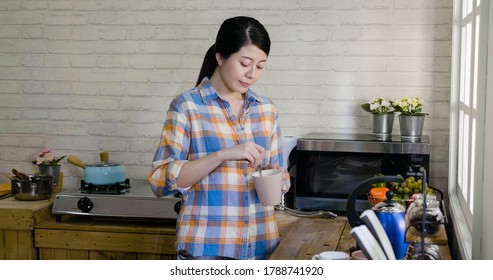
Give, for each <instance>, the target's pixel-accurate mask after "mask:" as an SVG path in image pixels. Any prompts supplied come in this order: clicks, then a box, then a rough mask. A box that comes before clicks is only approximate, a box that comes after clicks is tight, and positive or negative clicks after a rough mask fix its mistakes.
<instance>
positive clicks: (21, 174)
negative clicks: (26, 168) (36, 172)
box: [12, 169, 29, 181]
mask: <svg viewBox="0 0 493 280" xmlns="http://www.w3.org/2000/svg"><path fill="white" fill-rule="evenodd" d="M12 173H14V175H15V176H16V177H17V178H19V179H20V180H23V181H25V180H29V177H28V176H27V175H26V174H24V173H21V172H19V171H17V169H12Z"/></svg>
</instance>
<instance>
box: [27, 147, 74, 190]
mask: <svg viewBox="0 0 493 280" xmlns="http://www.w3.org/2000/svg"><path fill="white" fill-rule="evenodd" d="M65 157H66V156H61V157H59V156H58V155H57V153H56V152H55V151H54V150H52V149H50V148H48V147H45V148H43V149H42V150H41V151H40V152H39V153H36V154H35V155H34V160H33V161H32V163H33V164H34V165H37V166H38V168H39V173H40V174H43V175H50V176H53V186H57V185H58V178H59V175H60V169H61V165H60V161H61V160H62V159H64V158H65Z"/></svg>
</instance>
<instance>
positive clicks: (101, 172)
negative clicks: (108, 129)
mask: <svg viewBox="0 0 493 280" xmlns="http://www.w3.org/2000/svg"><path fill="white" fill-rule="evenodd" d="M100 158H101V162H97V163H93V164H86V163H85V162H84V161H82V160H81V159H80V158H78V157H76V156H74V155H69V156H68V157H67V161H68V162H70V163H72V164H73V165H76V166H78V167H81V168H83V169H84V182H85V183H88V184H93V185H96V186H103V185H113V184H118V183H122V182H124V181H125V176H126V175H125V165H123V163H118V162H109V161H108V158H109V154H108V152H101V153H100Z"/></svg>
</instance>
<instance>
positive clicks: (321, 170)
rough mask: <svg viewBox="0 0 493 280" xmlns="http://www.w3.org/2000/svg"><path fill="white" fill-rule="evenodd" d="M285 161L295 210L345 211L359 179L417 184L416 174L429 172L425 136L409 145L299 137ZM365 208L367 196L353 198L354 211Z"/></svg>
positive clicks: (363, 137) (367, 137)
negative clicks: (409, 180)
mask: <svg viewBox="0 0 493 280" xmlns="http://www.w3.org/2000/svg"><path fill="white" fill-rule="evenodd" d="M293 153H294V154H293ZM290 160H292V161H293V162H290V164H291V168H292V167H295V172H290V174H293V173H294V174H295V175H294V174H293V175H294V178H292V180H291V181H292V182H293V183H294V188H293V189H294V195H293V200H294V201H293V202H292V204H293V206H294V207H295V208H296V209H298V210H329V211H346V201H347V198H348V197H349V195H350V194H351V192H352V191H353V190H354V189H355V187H356V186H357V185H358V184H359V183H360V182H361V181H363V180H366V179H368V178H371V177H374V176H378V175H391V176H395V175H401V176H402V177H403V178H404V179H405V178H407V177H409V176H414V177H415V178H416V180H418V179H422V177H423V174H422V173H421V172H420V171H419V169H420V167H424V168H425V170H426V171H428V170H429V165H430V143H429V137H428V136H426V135H423V136H422V137H421V139H420V140H419V141H414V142H409V141H404V140H402V139H401V138H400V137H399V138H398V139H396V138H395V136H392V137H391V138H390V139H388V140H386V141H381V140H378V139H376V138H374V136H373V135H372V134H310V135H307V136H306V137H301V138H298V140H297V145H296V147H295V149H293V151H292V152H291V154H290ZM293 165H294V166H293ZM428 174H429V172H428ZM428 178H429V175H428V176H426V180H427V181H428ZM368 208H370V205H369V202H368V198H367V194H358V199H357V201H356V209H357V211H363V210H365V209H368Z"/></svg>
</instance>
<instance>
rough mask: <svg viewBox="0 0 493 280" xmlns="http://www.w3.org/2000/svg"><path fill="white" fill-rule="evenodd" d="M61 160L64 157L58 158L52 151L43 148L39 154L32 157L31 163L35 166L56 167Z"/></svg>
mask: <svg viewBox="0 0 493 280" xmlns="http://www.w3.org/2000/svg"><path fill="white" fill-rule="evenodd" d="M63 158H65V156H62V157H58V156H57V154H56V152H55V151H54V150H52V149H50V148H48V147H45V148H43V149H42V150H41V152H39V153H36V154H35V155H34V160H33V161H32V163H33V164H35V165H58V163H59V162H60V161H61V160H62V159H63Z"/></svg>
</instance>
